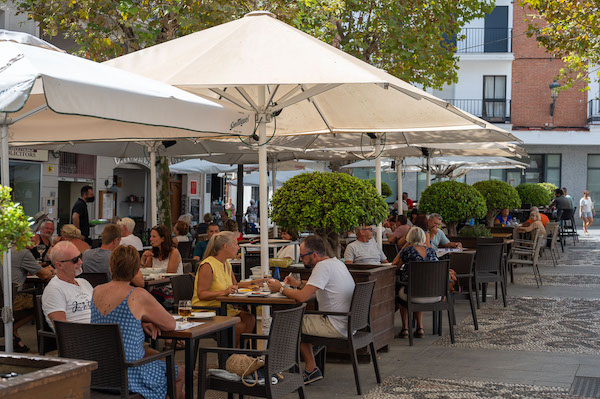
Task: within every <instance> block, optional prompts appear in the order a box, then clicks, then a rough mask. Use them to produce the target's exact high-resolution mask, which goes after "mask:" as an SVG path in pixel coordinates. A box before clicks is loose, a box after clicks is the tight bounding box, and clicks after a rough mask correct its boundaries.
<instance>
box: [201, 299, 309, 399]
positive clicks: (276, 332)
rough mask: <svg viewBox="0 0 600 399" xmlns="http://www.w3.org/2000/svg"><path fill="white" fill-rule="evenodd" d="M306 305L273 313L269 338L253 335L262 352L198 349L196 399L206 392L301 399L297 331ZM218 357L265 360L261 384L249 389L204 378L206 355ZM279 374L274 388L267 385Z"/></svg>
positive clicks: (300, 325)
mask: <svg viewBox="0 0 600 399" xmlns="http://www.w3.org/2000/svg"><path fill="white" fill-rule="evenodd" d="M305 308H306V304H302V306H299V307H296V308H293V309H286V310H279V311H276V312H273V322H272V323H271V330H270V332H269V336H268V337H266V336H262V335H254V334H248V336H252V337H253V338H254V339H266V340H267V348H266V349H265V350H255V349H234V348H219V347H217V348H199V356H200V362H199V372H198V399H203V398H204V395H205V393H206V390H207V389H212V390H216V391H223V392H228V393H230V394H233V393H237V394H238V395H239V397H240V398H242V397H243V395H250V396H255V397H260V398H281V397H283V396H285V395H287V394H289V393H292V392H296V391H297V392H298V395H299V397H300V398H301V399H304V380H303V379H302V369H301V367H300V351H299V349H300V330H301V327H302V316H303V315H304V310H305ZM208 353H218V354H222V355H232V354H235V353H239V354H246V355H249V356H261V355H264V356H265V366H264V371H265V376H266V378H265V384H264V385H258V384H257V385H255V386H253V387H247V386H245V385H244V384H243V383H242V382H241V381H239V382H234V381H229V380H225V379H222V378H219V377H215V376H210V375H207V374H206V371H207V354H208ZM276 373H281V374H282V375H283V377H284V378H283V379H281V380H280V381H279V382H278V383H277V384H275V385H272V384H271V378H270V376H273V375H275V374H276Z"/></svg>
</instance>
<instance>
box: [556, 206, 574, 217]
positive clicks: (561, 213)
mask: <svg viewBox="0 0 600 399" xmlns="http://www.w3.org/2000/svg"><path fill="white" fill-rule="evenodd" d="M558 213H559V215H558V219H559V220H571V218H572V217H573V209H569V208H567V209H561V210H559V211H558Z"/></svg>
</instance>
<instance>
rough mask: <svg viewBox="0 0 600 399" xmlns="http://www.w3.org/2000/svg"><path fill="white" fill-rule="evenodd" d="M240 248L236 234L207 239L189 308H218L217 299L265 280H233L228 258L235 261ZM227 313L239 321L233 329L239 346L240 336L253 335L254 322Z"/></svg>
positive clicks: (249, 316) (245, 316)
mask: <svg viewBox="0 0 600 399" xmlns="http://www.w3.org/2000/svg"><path fill="white" fill-rule="evenodd" d="M239 249H240V247H239V245H238V242H237V235H236V234H235V233H234V232H231V231H223V232H221V233H218V234H215V235H213V236H212V237H211V238H210V241H209V242H208V246H207V247H206V251H205V252H204V259H203V260H202V262H201V264H200V267H199V268H198V273H197V274H196V282H195V284H194V285H195V287H194V296H193V298H192V306H221V303H220V302H218V301H216V300H215V299H216V298H217V297H219V296H223V295H229V294H232V293H234V292H236V290H237V289H238V288H247V287H249V286H251V285H253V284H262V283H264V282H265V281H266V279H258V280H252V281H244V282H241V283H238V282H237V281H236V280H235V276H234V275H233V271H232V269H231V264H230V263H229V260H228V259H234V258H235V257H236V255H237V253H238V251H239ZM227 314H228V315H229V316H238V317H239V318H240V319H241V321H240V322H239V323H238V324H236V326H235V335H236V343H237V345H238V346H239V344H240V336H241V335H242V334H244V333H251V332H253V331H254V325H255V324H256V320H255V319H254V316H252V314H250V313H248V312H244V311H240V310H237V309H233V308H231V309H228V310H227Z"/></svg>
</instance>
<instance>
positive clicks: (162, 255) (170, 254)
mask: <svg viewBox="0 0 600 399" xmlns="http://www.w3.org/2000/svg"><path fill="white" fill-rule="evenodd" d="M150 245H152V250H151V251H150V250H148V251H145V252H144V253H143V254H142V265H143V266H144V267H155V268H161V269H162V270H161V272H163V273H177V274H183V263H182V262H181V254H180V253H179V251H178V250H177V248H175V245H173V241H172V240H171V234H170V233H169V229H167V227H166V226H163V225H159V226H156V227H154V228H153V229H152V232H150Z"/></svg>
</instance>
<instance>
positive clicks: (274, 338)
mask: <svg viewBox="0 0 600 399" xmlns="http://www.w3.org/2000/svg"><path fill="white" fill-rule="evenodd" d="M305 309H306V304H305V303H303V304H302V305H301V306H298V307H296V308H292V309H286V310H278V311H275V312H273V321H272V322H271V330H270V331H269V341H268V344H267V350H268V351H269V359H268V364H267V373H266V375H273V374H275V373H278V372H280V371H287V370H289V369H291V368H292V367H294V366H297V365H298V364H299V362H300V332H301V327H302V316H304V310H305Z"/></svg>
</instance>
